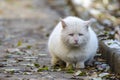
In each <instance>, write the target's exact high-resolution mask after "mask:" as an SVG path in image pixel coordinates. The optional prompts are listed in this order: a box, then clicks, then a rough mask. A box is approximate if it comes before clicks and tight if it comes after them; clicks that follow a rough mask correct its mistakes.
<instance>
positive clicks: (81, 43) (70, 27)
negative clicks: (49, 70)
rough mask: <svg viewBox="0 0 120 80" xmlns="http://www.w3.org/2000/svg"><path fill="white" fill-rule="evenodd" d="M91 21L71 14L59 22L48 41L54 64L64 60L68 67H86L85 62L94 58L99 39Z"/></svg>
mask: <svg viewBox="0 0 120 80" xmlns="http://www.w3.org/2000/svg"><path fill="white" fill-rule="evenodd" d="M90 23H91V20H88V21H84V20H82V19H80V18H77V17H73V16H70V17H67V18H65V19H63V20H62V21H60V22H59V23H58V24H57V26H56V27H55V29H54V30H53V32H52V33H51V35H50V37H49V41H48V49H49V52H50V54H51V57H52V59H51V63H52V65H55V64H56V63H57V62H58V61H60V60H62V61H64V62H66V64H67V66H66V67H69V66H71V65H72V66H75V67H76V68H84V67H85V66H84V63H85V62H86V61H91V60H92V59H93V57H94V56H95V54H96V50H97V48H98V40H97V37H96V34H95V32H94V31H93V30H92V29H91V27H90ZM72 34H73V35H72ZM75 40H77V43H76V42H75Z"/></svg>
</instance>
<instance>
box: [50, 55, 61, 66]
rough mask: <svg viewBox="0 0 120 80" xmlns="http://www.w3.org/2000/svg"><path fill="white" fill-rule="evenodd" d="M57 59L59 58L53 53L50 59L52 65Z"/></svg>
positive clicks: (54, 64) (55, 63)
mask: <svg viewBox="0 0 120 80" xmlns="http://www.w3.org/2000/svg"><path fill="white" fill-rule="evenodd" d="M59 60H60V59H59V58H58V57H56V56H55V55H52V59H51V64H52V66H56V65H57V62H58V61H59Z"/></svg>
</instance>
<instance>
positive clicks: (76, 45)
mask: <svg viewBox="0 0 120 80" xmlns="http://www.w3.org/2000/svg"><path fill="white" fill-rule="evenodd" d="M72 46H73V47H80V45H79V44H73V45H72Z"/></svg>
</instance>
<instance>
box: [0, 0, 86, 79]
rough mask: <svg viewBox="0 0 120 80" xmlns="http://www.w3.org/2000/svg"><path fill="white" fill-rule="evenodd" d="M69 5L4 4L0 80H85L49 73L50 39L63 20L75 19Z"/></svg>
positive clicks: (23, 0)
mask: <svg viewBox="0 0 120 80" xmlns="http://www.w3.org/2000/svg"><path fill="white" fill-rule="evenodd" d="M66 4H67V3H66V2H65V0H59V1H58V0H56V1H52V0H6V1H4V0H1V1H0V55H1V56H0V80H76V79H79V80H82V79H81V78H82V77H77V78H74V75H73V74H70V73H67V72H66V71H61V70H60V69H58V70H57V71H54V70H52V69H51V70H50V69H49V68H50V55H49V53H48V50H47V40H48V36H49V33H50V32H51V31H52V29H53V28H54V26H55V24H56V23H57V22H58V21H59V18H60V17H64V16H68V15H72V13H70V11H69V10H70V9H69V7H65V5H66ZM56 5H57V6H56ZM86 80H88V79H86Z"/></svg>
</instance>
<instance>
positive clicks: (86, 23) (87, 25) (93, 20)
mask: <svg viewBox="0 0 120 80" xmlns="http://www.w3.org/2000/svg"><path fill="white" fill-rule="evenodd" d="M94 22H96V20H95V19H94V18H91V19H89V20H88V21H85V22H84V24H85V26H86V27H87V28H88V27H89V26H90V25H91V24H92V23H94Z"/></svg>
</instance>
